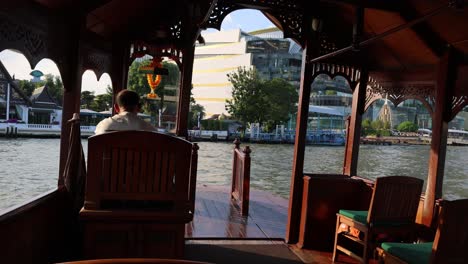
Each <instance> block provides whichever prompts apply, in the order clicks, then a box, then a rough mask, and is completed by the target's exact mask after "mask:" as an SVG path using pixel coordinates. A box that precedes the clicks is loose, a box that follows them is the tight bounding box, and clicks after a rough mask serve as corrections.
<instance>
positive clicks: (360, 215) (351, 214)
mask: <svg viewBox="0 0 468 264" xmlns="http://www.w3.org/2000/svg"><path fill="white" fill-rule="evenodd" d="M338 213H339V214H340V215H343V216H346V217H348V218H351V219H353V220H355V221H357V222H359V223H361V224H364V225H365V224H367V214H368V213H369V211H354V210H339V211H338ZM407 224H408V223H407V222H374V226H376V227H377V226H379V227H393V226H402V225H407Z"/></svg>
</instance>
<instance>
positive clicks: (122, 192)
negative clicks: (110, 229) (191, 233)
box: [84, 131, 198, 212]
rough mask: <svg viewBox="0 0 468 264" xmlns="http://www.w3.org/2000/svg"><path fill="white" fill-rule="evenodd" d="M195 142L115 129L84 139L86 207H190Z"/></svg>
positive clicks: (191, 207)
mask: <svg viewBox="0 0 468 264" xmlns="http://www.w3.org/2000/svg"><path fill="white" fill-rule="evenodd" d="M197 150H198V146H197V145H196V144H192V143H191V142H189V141H186V140H184V139H180V138H177V137H174V136H170V135H166V134H161V133H157V132H148V131H115V132H110V133H105V134H100V135H95V136H92V137H90V138H89V140H88V170H87V177H86V193H85V204H84V207H85V209H91V210H92V209H95V210H97V209H103V207H104V205H105V204H107V205H110V206H112V204H119V205H122V204H125V205H129V206H131V205H133V204H139V205H141V204H145V203H146V205H148V203H149V204H151V202H156V204H157V203H158V202H160V203H162V204H164V205H165V206H166V207H167V208H166V209H167V210H169V211H173V210H174V211H180V210H192V212H193V207H194V199H195V184H196V172H197V158H198V156H197Z"/></svg>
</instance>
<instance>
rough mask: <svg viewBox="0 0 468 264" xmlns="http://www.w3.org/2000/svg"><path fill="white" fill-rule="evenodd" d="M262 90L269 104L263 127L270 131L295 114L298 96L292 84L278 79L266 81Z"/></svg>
mask: <svg viewBox="0 0 468 264" xmlns="http://www.w3.org/2000/svg"><path fill="white" fill-rule="evenodd" d="M263 88H264V89H265V91H264V92H265V97H266V101H267V102H268V104H269V108H268V109H267V112H266V119H267V121H266V123H265V124H264V127H265V129H266V130H267V131H271V130H272V129H274V128H275V126H276V125H280V124H282V123H285V122H287V121H288V120H289V117H290V116H291V114H295V113H296V112H297V106H296V102H297V101H298V97H299V95H298V94H297V91H296V88H295V87H294V86H293V85H292V84H290V83H289V82H287V81H286V80H284V79H279V78H275V79H272V80H269V81H266V82H265V83H264V84H263Z"/></svg>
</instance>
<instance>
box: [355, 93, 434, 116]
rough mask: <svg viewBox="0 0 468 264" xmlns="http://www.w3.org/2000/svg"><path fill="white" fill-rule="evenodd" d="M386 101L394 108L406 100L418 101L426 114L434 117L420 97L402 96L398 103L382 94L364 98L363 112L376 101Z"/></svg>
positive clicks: (424, 100) (426, 102) (430, 109)
mask: <svg viewBox="0 0 468 264" xmlns="http://www.w3.org/2000/svg"><path fill="white" fill-rule="evenodd" d="M386 98H387V99H388V100H389V101H390V102H392V103H393V105H394V106H395V107H398V105H400V104H401V103H402V102H404V101H406V100H411V99H414V100H418V101H420V102H421V103H422V104H423V105H424V106H425V107H426V109H427V112H428V113H429V115H430V116H431V118H432V117H433V116H434V115H433V113H434V110H433V108H432V105H431V104H429V102H428V101H427V100H426V99H425V98H423V97H421V96H416V95H411V96H404V97H400V98H399V100H398V101H395V100H394V99H393V98H392V97H386V96H384V95H382V94H376V95H374V96H372V97H369V99H368V98H367V97H366V105H365V107H364V111H367V109H369V107H370V106H371V105H372V104H373V103H375V102H376V101H377V100H380V99H386Z"/></svg>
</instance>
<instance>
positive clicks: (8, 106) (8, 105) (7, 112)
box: [5, 83, 10, 122]
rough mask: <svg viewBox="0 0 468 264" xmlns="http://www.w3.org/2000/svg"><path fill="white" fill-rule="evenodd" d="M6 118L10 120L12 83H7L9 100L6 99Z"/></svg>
mask: <svg viewBox="0 0 468 264" xmlns="http://www.w3.org/2000/svg"><path fill="white" fill-rule="evenodd" d="M5 119H6V120H7V122H8V120H10V83H8V85H7V100H6V117H5Z"/></svg>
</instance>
